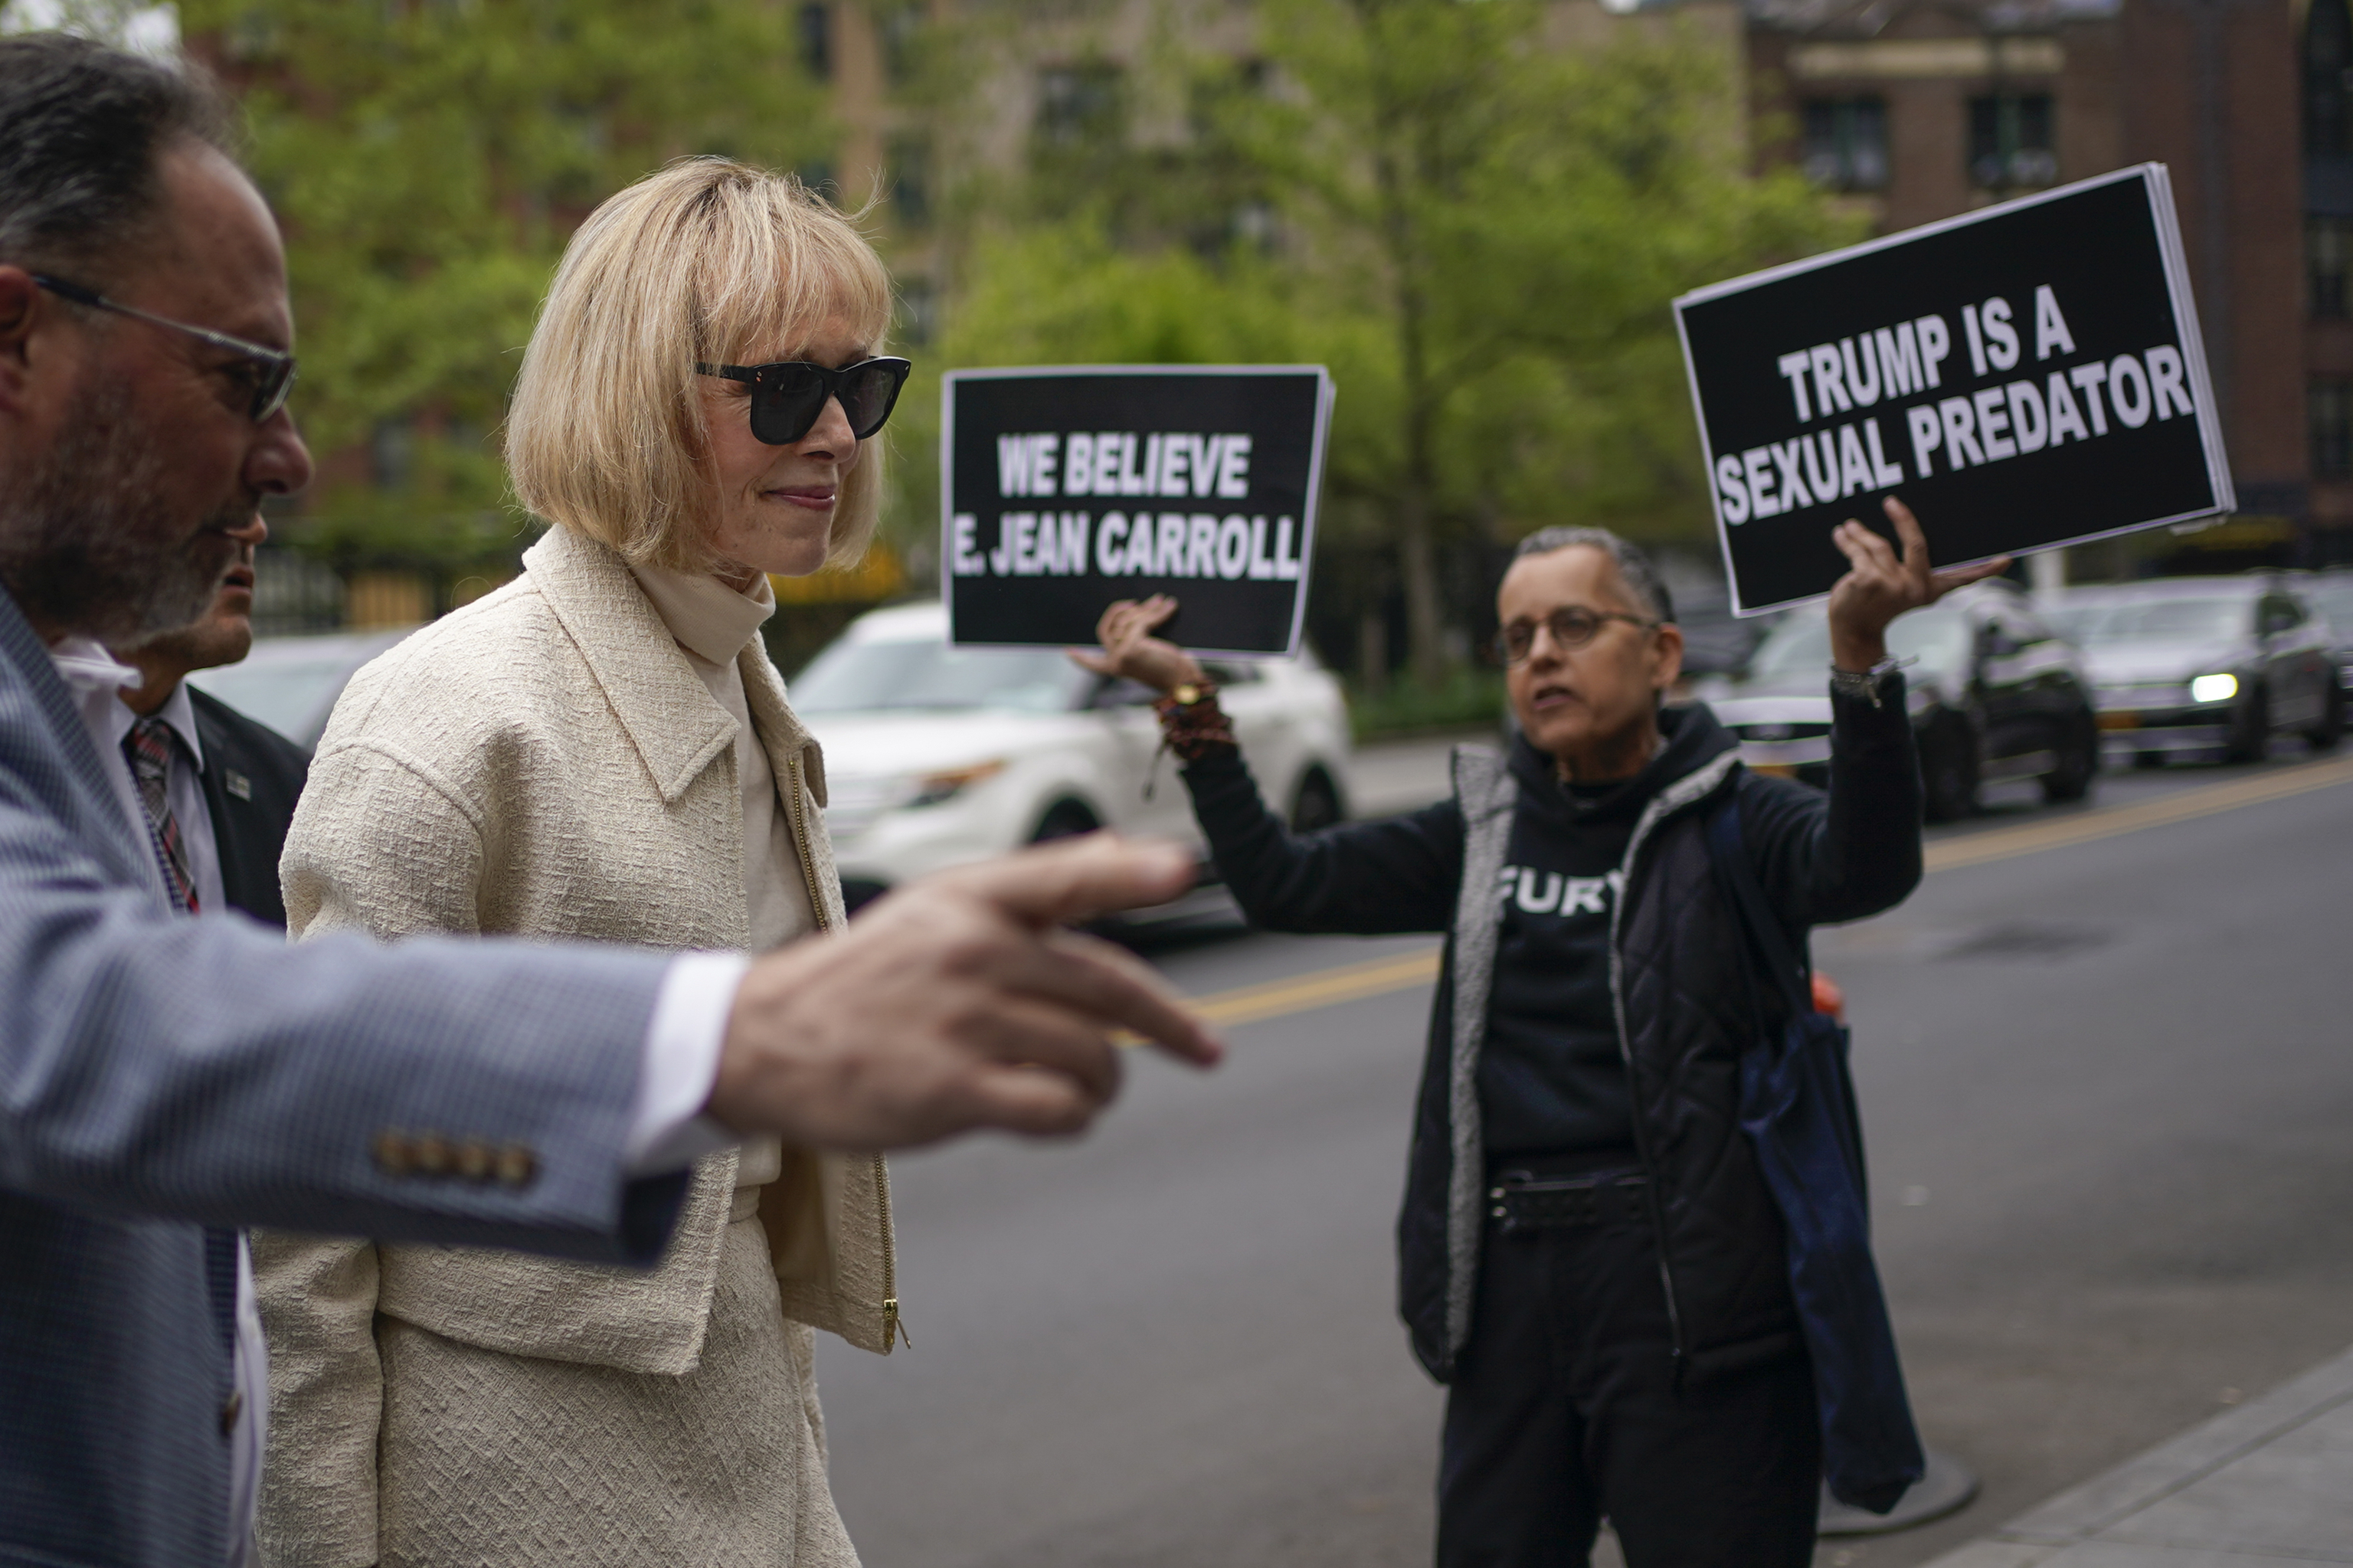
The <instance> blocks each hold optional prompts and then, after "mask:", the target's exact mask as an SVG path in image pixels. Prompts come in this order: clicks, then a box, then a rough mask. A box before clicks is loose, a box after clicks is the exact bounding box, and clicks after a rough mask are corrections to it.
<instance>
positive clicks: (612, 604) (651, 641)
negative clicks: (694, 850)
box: [522, 527, 756, 805]
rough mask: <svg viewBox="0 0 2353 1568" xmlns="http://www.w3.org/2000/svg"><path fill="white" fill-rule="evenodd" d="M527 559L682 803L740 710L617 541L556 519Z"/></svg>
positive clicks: (635, 740)
mask: <svg viewBox="0 0 2353 1568" xmlns="http://www.w3.org/2000/svg"><path fill="white" fill-rule="evenodd" d="M522 564H523V570H524V571H525V572H526V573H528V574H529V576H530V577H531V580H532V582H533V585H534V586H536V587H537V588H538V589H539V594H540V597H541V598H542V599H545V600H546V601H547V606H548V609H550V610H552V611H553V612H554V616H555V619H556V620H557V622H558V623H559V624H561V625H562V626H563V628H564V630H565V633H566V634H567V635H568V636H570V637H571V639H572V641H573V643H574V645H575V646H576V647H577V648H578V649H579V650H580V656H581V657H582V658H583V659H585V660H586V661H587V663H588V670H589V673H591V674H592V675H594V676H595V677H596V684H597V686H598V688H599V689H600V690H602V691H603V692H604V694H605V700H606V701H607V703H609V704H610V705H612V709H613V712H614V714H615V715H616V716H617V717H618V718H619V719H620V721H621V728H622V730H623V731H624V732H625V733H627V734H628V737H629V744H630V745H632V746H634V747H636V748H637V752H638V757H639V758H642V759H643V760H644V762H645V765H646V771H647V772H649V774H651V775H652V776H653V780H654V788H655V789H659V791H661V798H662V801H663V803H664V804H666V805H673V804H676V803H677V800H678V798H679V797H680V796H681V795H683V794H685V793H686V790H687V787H688V786H689V785H691V784H692V783H693V782H694V781H695V779H697V778H699V777H700V776H701V775H702V770H703V769H704V768H708V767H710V766H711V764H712V762H713V761H715V760H716V759H717V758H719V757H720V756H722V755H723V754H724V753H725V751H726V750H727V748H728V747H729V746H731V745H733V743H734V740H735V720H734V717H733V715H730V714H729V713H728V711H727V710H726V709H725V708H723V707H722V706H720V705H719V704H718V702H717V701H716V700H715V699H714V698H712V694H711V693H710V691H709V690H708V689H707V688H706V687H704V685H703V683H702V678H701V677H700V676H698V675H696V674H695V673H694V667H693V666H692V665H691V664H689V663H688V662H686V654H685V652H684V651H683V650H681V648H680V647H679V645H678V643H677V641H675V640H674V639H672V637H671V636H670V628H669V627H668V626H667V625H666V624H664V622H663V620H662V618H661V616H660V615H659V613H658V612H657V611H656V610H655V609H654V607H653V603H652V601H651V600H649V599H647V598H646V594H645V590H644V589H643V588H639V587H638V580H637V578H636V577H632V576H631V575H630V574H629V568H628V563H626V562H625V561H623V560H622V559H621V556H620V554H619V553H618V552H617V551H616V550H614V549H613V548H612V547H611V546H607V545H601V544H598V543H597V542H596V540H594V539H590V538H587V537H586V536H585V535H579V534H575V533H574V532H573V531H572V530H571V529H569V528H564V527H554V528H550V529H549V530H548V531H547V532H546V533H545V534H544V535H541V537H540V541H539V543H537V544H536V545H533V546H532V547H531V548H530V549H529V550H527V551H525V552H524V553H523V557H522ZM746 652H756V651H755V650H747V651H746ZM748 687H749V683H748V682H747V683H746V688H747V692H748Z"/></svg>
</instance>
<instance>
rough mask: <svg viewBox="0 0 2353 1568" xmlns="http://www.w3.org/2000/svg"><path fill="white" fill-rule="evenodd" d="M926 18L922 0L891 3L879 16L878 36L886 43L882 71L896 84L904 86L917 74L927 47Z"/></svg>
mask: <svg viewBox="0 0 2353 1568" xmlns="http://www.w3.org/2000/svg"><path fill="white" fill-rule="evenodd" d="M923 19H924V18H923V5H921V4H920V0H915V3H909V4H902V5H891V6H887V7H885V8H883V9H882V10H881V11H879V12H878V13H876V15H875V18H874V32H875V36H876V37H879V38H880V39H881V43H882V74H883V76H884V77H886V78H887V79H889V80H890V82H891V85H892V86H893V87H903V86H905V85H906V84H907V83H908V82H909V81H910V80H912V79H913V77H914V74H915V65H916V61H917V60H918V58H920V56H921V54H922V49H923Z"/></svg>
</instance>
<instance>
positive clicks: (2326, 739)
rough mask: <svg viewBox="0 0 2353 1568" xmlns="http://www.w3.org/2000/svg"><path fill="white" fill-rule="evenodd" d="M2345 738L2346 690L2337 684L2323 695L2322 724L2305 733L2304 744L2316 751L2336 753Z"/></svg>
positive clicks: (2330, 685)
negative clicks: (2338, 744)
mask: <svg viewBox="0 0 2353 1568" xmlns="http://www.w3.org/2000/svg"><path fill="white" fill-rule="evenodd" d="M2344 738H2345V688H2344V687H2342V686H2340V685H2338V684H2337V683H2336V682H2334V681H2331V682H2329V683H2328V689H2327V691H2326V692H2324V693H2323V694H2321V699H2320V722H2319V723H2318V724H2316V725H2315V726H2313V727H2312V728H2310V729H2308V730H2306V731H2305V732H2304V744H2305V745H2306V746H2308V747H2311V748H2312V749H2313V750H2315V751H2334V750H2336V749H2337V742H2338V741H2340V740H2342V739H2344Z"/></svg>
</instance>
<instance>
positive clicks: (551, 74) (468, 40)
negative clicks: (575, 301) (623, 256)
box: [180, 0, 833, 565]
mask: <svg viewBox="0 0 2353 1568" xmlns="http://www.w3.org/2000/svg"><path fill="white" fill-rule="evenodd" d="M180 14H181V25H182V26H183V28H184V30H185V35H186V37H187V38H188V41H189V46H190V48H191V49H192V51H193V52H195V53H197V54H199V55H201V56H203V57H205V58H208V59H209V60H210V62H211V63H213V64H214V65H215V66H216V68H218V69H220V70H221V71H222V72H223V74H224V75H225V77H226V78H227V79H228V80H229V81H230V82H231V83H232V85H234V86H235V87H237V89H238V90H239V91H240V95H241V97H242V100H243V103H244V107H245V110H246V114H247V118H248V124H249V126H250V132H251V138H252V145H251V152H250V159H251V166H252V169H253V172H254V175H255V177H256V178H257V180H258V181H259V184H260V185H261V187H262V189H263V191H264V192H265V193H266V194H267V195H268V196H269V199H270V202H271V204H272V205H273V207H275V208H276V209H277V211H278V214H279V217H280V221H281V222H282V223H283V225H284V227H285V229H286V235H287V248H288V261H289V266H290V271H291V278H292V286H293V296H294V306H295V315H296V322H297V330H298V334H299V335H298V346H299V348H300V350H301V356H302V365H303V376H302V380H301V383H300V384H299V385H298V387H297V388H296V392H295V400H294V408H295V411H296V414H297V416H298V418H300V419H301V422H302V425H303V429H304V431H305V433H306V434H307V435H308V436H309V438H310V440H311V445H312V446H313V448H314V449H315V450H318V451H319V453H320V454H321V455H322V457H326V458H328V459H330V460H331V461H328V462H327V463H325V464H324V465H322V474H321V480H320V482H319V483H318V484H317V485H316V486H314V489H313V492H312V494H311V499H310V501H309V503H307V505H306V507H305V509H304V514H303V515H302V516H301V518H300V519H298V520H296V521H295V522H294V524H292V532H293V533H294V535H295V536H296V538H297V540H298V542H300V543H301V544H303V545H305V546H308V547H311V548H314V549H317V550H319V551H321V552H322V553H326V554H328V555H330V556H339V557H342V558H343V559H346V560H352V559H362V558H371V557H373V558H386V557H390V558H396V559H403V560H406V561H409V562H412V563H416V564H420V565H425V564H442V565H454V564H458V563H463V562H466V561H469V560H471V559H475V558H479V557H481V556H485V555H486V554H494V553H496V552H498V551H500V550H501V549H504V548H509V547H511V546H512V539H513V536H514V535H515V532H516V529H515V524H514V522H513V520H512V518H511V517H510V516H509V515H508V514H506V513H505V511H504V510H503V508H502V506H501V500H502V496H503V492H504V471H503V469H502V467H501V464H500V461H499V459H498V455H497V452H496V450H495V444H494V439H493V432H494V431H495V429H496V428H497V425H498V423H499V420H500V419H501V417H502V415H503V412H504V408H505V402H506V397H507V394H508V390H509V388H510V387H511V386H512V382H513V379H514V374H515V370H516V367H517V365H518V362H519V358H520V354H521V350H522V345H523V344H524V342H525V341H526V340H527V339H528V337H529V336H530V333H531V325H532V320H533V313H534V312H535V311H536V309H537V307H538V303H539V301H540V300H541V298H542V297H543V295H544V293H545V291H546V288H547V283H548V280H549V277H550V274H551V272H552V271H553V269H554V264H555V261H556V260H557V258H558V257H559V256H560V255H561V254H562V251H563V247H564V244H565V240H566V238H569V236H570V234H571V231H572V229H573V228H575V226H576V225H577V224H578V223H579V221H580V220H581V219H582V218H583V217H586V215H587V214H588V212H590V211H591V210H593V209H594V207H596V204H597V203H598V202H600V201H602V200H603V199H604V198H605V197H606V196H609V195H611V194H612V193H613V192H614V191H616V190H617V189H619V188H621V187H622V186H624V185H628V183H629V182H631V181H632V180H634V179H637V178H638V177H639V176H641V175H644V174H646V173H648V172H649V171H650V170H652V169H654V168H656V167H658V166H659V165H660V164H662V163H664V162H665V161H667V160H668V159H670V158H672V157H675V156H678V155H680V154H690V153H705V152H709V153H724V154H733V155H734V156H738V157H742V158H745V159H747V160H750V161H752V162H754V163H758V164H765V165H767V166H771V167H794V166H797V165H806V164H808V163H810V162H812V161H813V160H815V159H817V158H818V157H821V156H822V155H823V154H824V152H825V151H826V150H827V149H828V147H829V146H830V144H831V141H832V134H833V133H832V131H831V128H830V127H829V126H828V123H827V122H826V120H825V116H824V111H823V99H822V97H821V95H820V90H819V89H818V86H817V84H816V83H814V82H813V81H812V80H811V79H809V77H808V76H807V72H806V71H805V70H803V69H802V68H801V66H800V64H799V59H798V54H797V42H796V39H795V37H794V34H793V30H792V10H791V8H790V7H789V6H786V5H771V4H730V3H726V0H529V3H511V0H501V3H488V4H486V3H479V0H385V3H373V4H359V5H355V4H351V3H350V0H183V4H182V5H181V8H180ZM369 457H372V458H373V459H374V461H365V459H366V458H369Z"/></svg>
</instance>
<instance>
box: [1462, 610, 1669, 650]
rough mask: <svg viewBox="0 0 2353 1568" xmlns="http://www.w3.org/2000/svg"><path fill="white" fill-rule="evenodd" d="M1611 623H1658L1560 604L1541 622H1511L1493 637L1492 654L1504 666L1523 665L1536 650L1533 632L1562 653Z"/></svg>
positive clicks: (1596, 634)
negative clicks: (1545, 637) (1547, 638)
mask: <svg viewBox="0 0 2353 1568" xmlns="http://www.w3.org/2000/svg"><path fill="white" fill-rule="evenodd" d="M1613 620H1623V621H1629V622H1630V623H1632V624H1633V625H1636V626H1641V627H1646V628H1647V627H1652V626H1657V625H1659V624H1660V622H1658V621H1656V620H1651V619H1650V618H1649V617H1647V616H1641V615H1629V614H1627V613H1626V612H1625V611H1624V610H1622V609H1586V608H1585V607H1584V606H1583V605H1581V604H1571V605H1564V606H1563V607H1562V608H1560V609H1556V610H1554V611H1553V612H1552V613H1551V614H1550V615H1547V616H1546V617H1545V618H1544V619H1543V620H1514V621H1513V622H1511V623H1510V624H1509V625H1507V626H1505V627H1504V630H1501V631H1499V632H1497V633H1496V634H1495V652H1497V653H1499V654H1501V655H1503V660H1504V663H1506V664H1524V663H1525V662H1527V660H1528V656H1529V655H1530V654H1532V653H1534V652H1535V651H1536V629H1537V628H1538V627H1542V628H1543V629H1544V630H1546V631H1549V632H1551V633H1552V645H1553V646H1554V647H1556V648H1557V649H1560V650H1561V651H1562V652H1567V651H1568V650H1570V649H1572V648H1582V647H1584V646H1585V645H1586V644H1587V643H1588V642H1590V641H1593V640H1594V639H1595V638H1596V637H1599V636H1600V635H1601V629H1602V628H1603V627H1604V626H1606V625H1608V624H1609V622H1610V621H1613Z"/></svg>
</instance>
